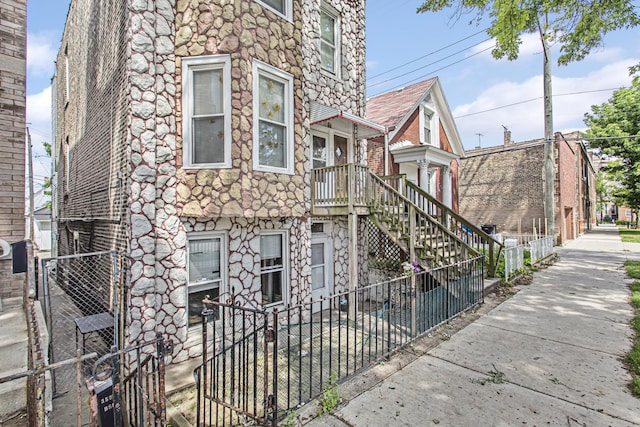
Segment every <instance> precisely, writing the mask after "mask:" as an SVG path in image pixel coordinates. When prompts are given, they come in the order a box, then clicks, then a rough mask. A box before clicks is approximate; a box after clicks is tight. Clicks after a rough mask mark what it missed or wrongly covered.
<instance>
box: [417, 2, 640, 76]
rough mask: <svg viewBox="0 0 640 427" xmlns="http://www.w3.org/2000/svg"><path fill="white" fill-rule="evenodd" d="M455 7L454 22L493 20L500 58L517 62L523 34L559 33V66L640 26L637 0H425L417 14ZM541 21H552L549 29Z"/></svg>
mask: <svg viewBox="0 0 640 427" xmlns="http://www.w3.org/2000/svg"><path fill="white" fill-rule="evenodd" d="M451 7H454V8H455V12H454V18H459V17H460V16H462V15H466V14H471V15H475V16H474V17H473V18H472V19H471V21H470V22H469V23H470V24H471V23H474V22H475V23H479V22H480V21H481V20H483V19H485V18H486V17H487V16H488V18H489V19H490V20H491V25H490V27H489V29H488V30H487V33H488V34H489V35H490V36H491V37H493V38H494V39H495V41H496V47H495V48H494V49H493V56H494V57H495V58H496V59H498V58H504V57H506V58H508V59H510V60H514V59H516V58H518V53H519V50H520V44H522V39H521V36H522V34H527V33H538V32H544V33H545V34H549V33H550V34H555V43H556V44H559V45H560V52H561V54H560V56H559V57H558V64H560V65H566V64H568V63H570V62H573V61H580V60H582V59H584V57H585V56H587V55H588V54H589V52H591V50H593V49H594V48H596V47H600V46H601V45H602V40H603V38H604V35H605V34H607V33H608V32H610V31H614V30H618V29H622V28H631V27H634V26H637V25H639V24H640V17H639V16H638V11H637V8H636V6H634V4H633V1H632V0H591V1H589V0H587V1H585V0H545V1H543V0H520V1H515V0H511V1H499V0H494V1H492V2H491V1H487V0H426V1H424V3H423V4H422V5H421V6H420V7H418V12H419V13H423V12H438V11H440V10H443V9H445V8H451ZM540 18H543V20H544V21H546V22H547V26H546V28H545V30H544V31H542V30H541V28H540V27H541V26H540Z"/></svg>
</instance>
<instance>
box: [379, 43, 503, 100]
mask: <svg viewBox="0 0 640 427" xmlns="http://www.w3.org/2000/svg"><path fill="white" fill-rule="evenodd" d="M489 49H493V46H489V47H487V48H486V49H482V50H481V51H479V52H476V53H474V54H471V55H469V56H465V57H464V58H462V59H460V60H458V61H455V62H452V63H450V64H448V65H445V66H444V67H441V68H438V69H437V70H433V71H432V72H431V73H429V74H423V75H421V76H419V77H416V78H415V79H412V80H409V81H406V82H404V83H402V84H399V85H396V86H394V87H392V88H390V89H386V90H384V91H380V92H378V93H376V94H373V95H371V96H370V97H373V96H378V95H380V94H382V93H386V92H391V91H393V90H395V89H399V88H401V87H404V86H406V85H408V84H410V83H414V82H417V81H419V80H423V79H425V78H427V77H429V76H433V74H434V73H437V72H438V71H442V70H444V69H446V68H449V67H452V66H454V65H456V64H459V63H461V62H462V61H466V60H467V59H471V58H473V57H474V56H477V55H480V54H481V53H484V52H486V51H488V50H489Z"/></svg>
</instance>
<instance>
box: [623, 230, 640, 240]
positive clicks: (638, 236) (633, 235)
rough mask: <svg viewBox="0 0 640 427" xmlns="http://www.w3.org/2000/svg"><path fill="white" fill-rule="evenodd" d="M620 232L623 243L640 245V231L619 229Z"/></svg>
mask: <svg viewBox="0 0 640 427" xmlns="http://www.w3.org/2000/svg"><path fill="white" fill-rule="evenodd" d="M618 231H619V232H620V238H621V239H622V241H623V242H628V243H640V229H637V228H635V229H634V228H618Z"/></svg>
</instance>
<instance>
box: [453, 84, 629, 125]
mask: <svg viewBox="0 0 640 427" xmlns="http://www.w3.org/2000/svg"><path fill="white" fill-rule="evenodd" d="M618 89H620V88H609V89H594V90H583V91H580V92H569V93H558V94H555V95H553V97H556V96H572V95H582V94H585V93H594V92H609V91H612V90H618ZM543 98H544V97H542V96H538V97H536V98H531V99H525V100H524V101H518V102H514V103H511V104H506V105H501V106H499V107H494V108H489V109H487V110H482V111H474V112H473V113H468V114H463V115H461V116H455V117H454V119H461V118H463V117H469V116H475V115H477V114H482V113H488V112H490V111H495V110H501V109H503V108H507V107H513V106H515V105H520V104H526V103H528V102H533V101H538V100H540V99H543Z"/></svg>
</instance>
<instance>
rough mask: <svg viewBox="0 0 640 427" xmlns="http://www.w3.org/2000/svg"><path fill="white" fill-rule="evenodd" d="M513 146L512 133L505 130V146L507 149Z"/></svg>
mask: <svg viewBox="0 0 640 427" xmlns="http://www.w3.org/2000/svg"><path fill="white" fill-rule="evenodd" d="M511 144H512V142H511V131H510V130H507V129H506V128H505V130H504V145H505V147H506V146H507V145H511Z"/></svg>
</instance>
